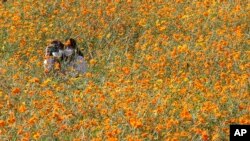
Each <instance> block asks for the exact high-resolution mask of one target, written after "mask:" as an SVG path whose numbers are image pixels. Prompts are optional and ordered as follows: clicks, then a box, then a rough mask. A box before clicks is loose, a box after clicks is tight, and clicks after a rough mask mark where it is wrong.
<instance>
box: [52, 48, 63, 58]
mask: <svg viewBox="0 0 250 141" xmlns="http://www.w3.org/2000/svg"><path fill="white" fill-rule="evenodd" d="M52 55H53V56H54V57H57V58H60V57H62V55H63V50H59V52H52Z"/></svg>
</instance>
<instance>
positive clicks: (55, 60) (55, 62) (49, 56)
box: [44, 40, 64, 73]
mask: <svg viewBox="0 0 250 141" xmlns="http://www.w3.org/2000/svg"><path fill="white" fill-rule="evenodd" d="M63 47H64V45H63V43H61V42H60V41H58V40H54V41H52V42H51V43H50V45H49V46H47V47H46V49H45V60H44V69H45V73H49V72H51V71H54V70H60V69H61V61H62V59H63V52H64V51H63Z"/></svg>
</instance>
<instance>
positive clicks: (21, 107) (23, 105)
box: [18, 103, 26, 113]
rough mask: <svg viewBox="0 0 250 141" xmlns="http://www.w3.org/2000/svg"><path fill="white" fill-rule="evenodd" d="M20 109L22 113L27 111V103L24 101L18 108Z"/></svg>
mask: <svg viewBox="0 0 250 141" xmlns="http://www.w3.org/2000/svg"><path fill="white" fill-rule="evenodd" d="M18 111H19V112H20V113H23V112H25V111H26V106H25V103H23V104H22V105H21V106H20V107H19V108H18Z"/></svg>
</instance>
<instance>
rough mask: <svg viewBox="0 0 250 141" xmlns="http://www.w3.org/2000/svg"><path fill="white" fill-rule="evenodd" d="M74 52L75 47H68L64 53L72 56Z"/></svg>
mask: <svg viewBox="0 0 250 141" xmlns="http://www.w3.org/2000/svg"><path fill="white" fill-rule="evenodd" d="M73 53H74V49H70V48H66V49H65V50H64V55H65V56H67V57H69V56H71V55H72V54H73Z"/></svg>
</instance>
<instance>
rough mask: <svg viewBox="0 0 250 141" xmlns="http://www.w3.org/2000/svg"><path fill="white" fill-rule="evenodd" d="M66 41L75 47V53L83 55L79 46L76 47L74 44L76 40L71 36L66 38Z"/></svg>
mask: <svg viewBox="0 0 250 141" xmlns="http://www.w3.org/2000/svg"><path fill="white" fill-rule="evenodd" d="M66 41H69V42H70V46H71V47H72V48H74V49H76V54H77V55H79V56H83V53H82V52H81V50H80V49H79V48H77V46H76V40H75V39H73V38H67V39H66Z"/></svg>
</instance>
